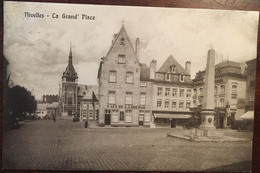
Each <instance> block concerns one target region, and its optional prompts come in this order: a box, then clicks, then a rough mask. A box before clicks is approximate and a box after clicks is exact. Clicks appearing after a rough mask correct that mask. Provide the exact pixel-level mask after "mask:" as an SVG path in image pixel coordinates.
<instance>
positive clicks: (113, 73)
mask: <svg viewBox="0 0 260 173" xmlns="http://www.w3.org/2000/svg"><path fill="white" fill-rule="evenodd" d="M109 82H116V71H109Z"/></svg>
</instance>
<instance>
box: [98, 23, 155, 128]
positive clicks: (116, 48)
mask: <svg viewBox="0 0 260 173" xmlns="http://www.w3.org/2000/svg"><path fill="white" fill-rule="evenodd" d="M141 69H142V64H141V63H140V62H139V39H138V38H137V39H136V43H135V48H134V47H133V46H132V44H131V42H130V39H129V37H128V35H127V33H126V29H125V27H124V25H122V26H121V29H120V31H119V32H118V33H117V34H114V38H113V41H112V45H111V47H110V49H109V51H108V53H107V55H106V56H105V57H104V58H102V60H101V62H100V67H99V72H98V80H99V123H100V124H106V125H111V126H139V125H144V122H148V118H147V119H146V118H145V117H148V114H149V119H150V114H151V109H149V107H147V104H149V101H148V100H147V95H148V93H149V91H148V88H149V86H148V83H145V82H143V83H142V82H141V80H140V78H141ZM141 84H143V85H144V86H142V87H141ZM145 85H146V86H145ZM149 123H150V122H149Z"/></svg>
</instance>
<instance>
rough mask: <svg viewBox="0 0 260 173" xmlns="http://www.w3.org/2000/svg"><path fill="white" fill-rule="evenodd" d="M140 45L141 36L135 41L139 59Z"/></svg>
mask: <svg viewBox="0 0 260 173" xmlns="http://www.w3.org/2000/svg"><path fill="white" fill-rule="evenodd" d="M139 45H140V40H139V38H137V39H136V41H135V54H136V57H137V58H138V59H139Z"/></svg>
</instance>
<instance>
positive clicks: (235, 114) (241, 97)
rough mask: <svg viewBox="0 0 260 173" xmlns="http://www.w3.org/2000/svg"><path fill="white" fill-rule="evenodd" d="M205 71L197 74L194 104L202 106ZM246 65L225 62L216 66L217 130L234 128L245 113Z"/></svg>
mask: <svg viewBox="0 0 260 173" xmlns="http://www.w3.org/2000/svg"><path fill="white" fill-rule="evenodd" d="M204 76H205V71H199V72H198V73H196V76H195V79H194V80H193V82H194V88H193V104H194V106H200V105H201V104H202V98H203V87H204ZM245 91H246V64H245V63H243V62H242V63H239V62H234V61H224V62H221V63H219V64H217V65H215V89H214V97H215V98H214V100H215V111H216V117H215V125H216V127H217V128H226V127H232V126H234V123H235V120H239V118H240V116H241V115H242V114H243V113H244V112H245V98H246V92H245Z"/></svg>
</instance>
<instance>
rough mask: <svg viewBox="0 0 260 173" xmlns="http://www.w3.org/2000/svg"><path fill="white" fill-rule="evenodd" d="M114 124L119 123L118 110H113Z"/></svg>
mask: <svg viewBox="0 0 260 173" xmlns="http://www.w3.org/2000/svg"><path fill="white" fill-rule="evenodd" d="M111 112H112V113H111V114H112V118H111V119H112V122H113V123H117V122H118V110H112V111H111Z"/></svg>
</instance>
